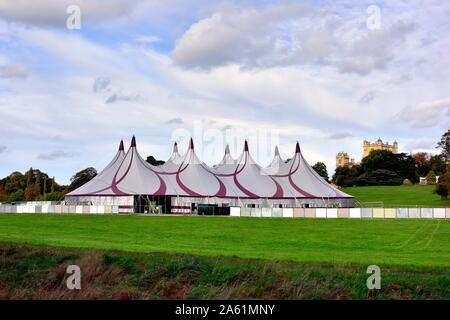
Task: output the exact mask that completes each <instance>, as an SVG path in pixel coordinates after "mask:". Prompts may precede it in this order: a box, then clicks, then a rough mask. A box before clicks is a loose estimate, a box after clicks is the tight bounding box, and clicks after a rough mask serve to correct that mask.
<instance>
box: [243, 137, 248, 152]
mask: <svg viewBox="0 0 450 320" xmlns="http://www.w3.org/2000/svg"><path fill="white" fill-rule="evenodd" d="M244 151H248V142H247V140H245V142H244Z"/></svg>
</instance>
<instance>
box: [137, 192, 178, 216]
mask: <svg viewBox="0 0 450 320" xmlns="http://www.w3.org/2000/svg"><path fill="white" fill-rule="evenodd" d="M171 211H172V209H171V197H168V196H149V195H136V196H134V213H141V214H162V213H170V212H171Z"/></svg>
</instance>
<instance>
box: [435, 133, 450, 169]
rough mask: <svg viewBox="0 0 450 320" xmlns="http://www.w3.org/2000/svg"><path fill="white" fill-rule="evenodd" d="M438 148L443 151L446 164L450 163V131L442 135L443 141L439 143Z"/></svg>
mask: <svg viewBox="0 0 450 320" xmlns="http://www.w3.org/2000/svg"><path fill="white" fill-rule="evenodd" d="M436 148H438V149H441V155H442V157H443V158H444V159H445V162H446V163H448V162H449V161H450V129H448V130H447V132H446V133H444V134H443V135H442V137H441V141H439V142H438V144H437V146H436Z"/></svg>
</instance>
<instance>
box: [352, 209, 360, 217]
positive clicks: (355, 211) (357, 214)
mask: <svg viewBox="0 0 450 320" xmlns="http://www.w3.org/2000/svg"><path fill="white" fill-rule="evenodd" d="M350 218H361V208H350Z"/></svg>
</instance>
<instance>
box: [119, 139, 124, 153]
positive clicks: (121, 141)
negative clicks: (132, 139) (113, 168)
mask: <svg viewBox="0 0 450 320" xmlns="http://www.w3.org/2000/svg"><path fill="white" fill-rule="evenodd" d="M124 150H125V148H124V146H123V140H120V144H119V151H124Z"/></svg>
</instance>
